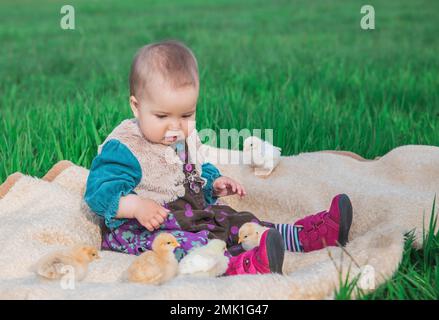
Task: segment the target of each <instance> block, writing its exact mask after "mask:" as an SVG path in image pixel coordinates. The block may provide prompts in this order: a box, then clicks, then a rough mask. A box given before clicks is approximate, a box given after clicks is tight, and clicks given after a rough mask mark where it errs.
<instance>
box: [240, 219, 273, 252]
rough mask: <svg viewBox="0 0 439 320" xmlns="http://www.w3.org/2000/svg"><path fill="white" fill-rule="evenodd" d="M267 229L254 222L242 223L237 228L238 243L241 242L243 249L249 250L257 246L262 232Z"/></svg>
mask: <svg viewBox="0 0 439 320" xmlns="http://www.w3.org/2000/svg"><path fill="white" fill-rule="evenodd" d="M267 229H268V228H267V227H263V226H261V225H259V224H257V223H254V222H247V223H244V224H243V225H242V226H241V228H239V233H238V237H239V238H238V243H241V245H242V247H243V248H244V250H246V251H248V250H251V249H253V248H254V247H257V246H259V242H260V241H261V237H262V234H263V233H264V231H265V230H267Z"/></svg>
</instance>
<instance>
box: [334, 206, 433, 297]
mask: <svg viewBox="0 0 439 320" xmlns="http://www.w3.org/2000/svg"><path fill="white" fill-rule="evenodd" d="M435 207H436V199H435V200H434V202H433V206H432V210H431V214H429V215H428V216H429V217H430V220H429V222H430V223H429V227H428V230H423V243H422V248H420V249H415V248H414V247H413V243H414V241H415V237H414V232H413V231H412V232H409V233H407V234H406V235H405V243H404V254H403V257H402V260H401V262H400V264H399V267H398V270H397V271H396V272H395V274H394V275H393V277H392V278H391V279H390V280H388V281H387V282H385V283H384V284H382V285H381V286H379V287H378V288H376V290H374V291H373V292H372V293H368V294H367V293H365V292H364V291H362V290H361V289H358V287H356V284H357V282H358V280H359V277H354V279H353V280H351V281H349V280H348V279H347V277H346V278H340V288H339V289H338V290H337V291H336V292H335V298H336V299H339V300H346V299H351V298H352V297H353V294H354V293H357V297H358V298H359V299H363V300H375V299H393V300H396V299H401V300H407V299H413V300H421V299H424V300H438V299H439V230H438V231H436V232H435V230H436V226H437V214H436V213H435Z"/></svg>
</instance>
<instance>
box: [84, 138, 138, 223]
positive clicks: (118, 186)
mask: <svg viewBox="0 0 439 320" xmlns="http://www.w3.org/2000/svg"><path fill="white" fill-rule="evenodd" d="M141 178H142V169H141V167H140V164H139V162H138V160H137V158H136V157H135V156H134V155H133V154H132V153H131V151H130V150H129V149H128V148H127V147H126V146H125V145H124V144H123V143H121V142H120V141H118V140H116V139H111V140H109V141H108V142H106V143H105V145H104V146H103V148H102V151H101V153H100V154H99V155H97V156H96V157H95V158H94V159H93V162H92V164H91V168H90V173H89V175H88V178H87V184H86V191H85V195H84V200H85V202H86V203H87V204H88V206H89V207H90V209H91V210H92V211H93V212H94V213H96V214H97V215H99V216H101V217H102V218H104V220H105V224H106V226H107V227H109V228H111V229H113V228H117V227H119V226H120V225H122V224H123V223H124V222H126V221H127V219H116V218H115V216H116V214H117V210H118V208H119V201H120V197H121V196H125V195H127V194H130V193H134V194H135V192H134V191H133V189H134V188H135V187H136V186H137V185H138V184H139V182H140V180H141Z"/></svg>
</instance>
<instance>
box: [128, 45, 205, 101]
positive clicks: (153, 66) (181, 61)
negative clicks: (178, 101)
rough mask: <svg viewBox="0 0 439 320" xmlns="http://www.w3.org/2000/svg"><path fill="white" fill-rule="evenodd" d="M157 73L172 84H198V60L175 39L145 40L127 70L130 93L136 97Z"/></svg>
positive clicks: (175, 85) (177, 85)
mask: <svg viewBox="0 0 439 320" xmlns="http://www.w3.org/2000/svg"><path fill="white" fill-rule="evenodd" d="M157 75H160V76H162V77H163V79H164V80H165V81H167V82H168V83H169V84H170V85H171V87H172V88H180V87H184V86H188V85H191V86H198V64H197V60H196V58H195V56H194V54H193V53H192V51H191V50H190V49H189V48H188V47H186V46H185V45H184V44H183V43H181V42H179V41H176V40H166V41H161V42H156V43H152V44H148V45H146V46H143V47H142V48H140V49H139V51H138V52H137V54H136V56H135V57H134V60H133V63H132V65H131V72H130V95H132V96H135V97H137V98H139V97H140V93H141V92H142V90H146V91H147V87H148V83H150V82H151V81H153V79H154V77H157Z"/></svg>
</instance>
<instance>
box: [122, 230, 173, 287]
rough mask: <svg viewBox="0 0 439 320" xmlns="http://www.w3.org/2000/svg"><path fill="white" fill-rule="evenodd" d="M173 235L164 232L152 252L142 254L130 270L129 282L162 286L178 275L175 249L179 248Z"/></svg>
mask: <svg viewBox="0 0 439 320" xmlns="http://www.w3.org/2000/svg"><path fill="white" fill-rule="evenodd" d="M179 246H180V244H179V243H178V241H177V239H175V237H174V236H173V235H172V234H169V233H166V232H162V233H160V234H159V235H158V236H157V237H156V238H155V239H154V241H153V243H152V250H151V251H146V252H144V253H142V254H141V255H140V256H139V257H138V258H137V259H136V260H134V262H133V263H132V264H131V265H130V267H129V268H128V280H129V281H132V282H140V283H146V284H155V285H158V284H162V283H164V282H166V281H168V280H170V279H172V278H174V277H175V276H176V275H177V271H178V261H177V259H176V258H175V255H174V249H175V248H176V247H179Z"/></svg>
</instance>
